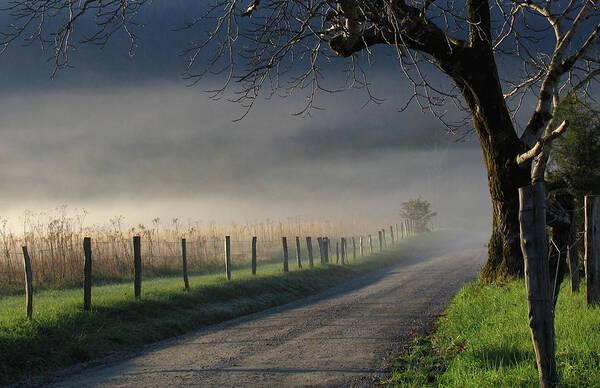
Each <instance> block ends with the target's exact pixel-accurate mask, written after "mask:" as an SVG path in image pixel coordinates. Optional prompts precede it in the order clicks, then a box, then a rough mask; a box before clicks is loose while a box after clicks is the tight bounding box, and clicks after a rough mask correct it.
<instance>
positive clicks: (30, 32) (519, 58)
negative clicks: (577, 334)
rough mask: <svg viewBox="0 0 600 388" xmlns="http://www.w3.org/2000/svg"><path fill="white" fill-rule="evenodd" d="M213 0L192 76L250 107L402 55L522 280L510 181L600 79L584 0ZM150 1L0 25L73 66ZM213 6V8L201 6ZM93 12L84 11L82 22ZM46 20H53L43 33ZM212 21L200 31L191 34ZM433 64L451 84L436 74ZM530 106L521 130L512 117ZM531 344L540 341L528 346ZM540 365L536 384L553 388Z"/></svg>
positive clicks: (24, 6) (17, 4)
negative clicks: (467, 161)
mask: <svg viewBox="0 0 600 388" xmlns="http://www.w3.org/2000/svg"><path fill="white" fill-rule="evenodd" d="M246 1H247V2H244V3H242V2H241V1H240V0H212V1H211V2H206V3H205V4H203V5H199V6H198V15H197V16H196V17H195V18H193V19H190V20H188V21H186V22H185V24H184V26H183V27H182V28H188V29H189V30H190V34H193V35H195V36H196V37H197V40H195V41H192V42H191V43H190V46H189V47H188V49H187V51H186V53H187V54H188V56H189V63H188V67H187V72H186V74H187V77H189V79H190V80H191V81H192V82H198V81H199V80H201V79H202V77H204V76H206V75H215V74H216V76H217V77H220V79H223V84H222V87H220V88H218V89H216V90H214V91H213V97H215V98H219V97H222V96H226V95H227V94H226V92H227V91H231V92H232V94H231V96H232V97H230V99H231V100H233V101H236V102H239V103H241V104H242V105H244V106H245V107H247V108H248V109H250V108H251V107H252V104H253V103H254V101H255V100H256V98H257V97H259V95H260V93H261V91H265V92H266V93H268V94H274V93H280V94H282V95H288V94H290V93H292V92H294V91H296V92H304V93H306V97H307V99H306V106H305V108H304V109H303V110H302V112H300V113H310V111H311V109H314V108H316V106H315V98H316V96H317V95H318V93H319V92H321V91H324V92H329V91H331V90H330V89H329V87H327V85H326V84H325V80H326V79H327V77H325V74H326V72H328V71H329V69H328V66H329V63H331V62H332V61H334V60H335V58H336V57H338V58H347V59H346V60H345V63H347V68H346V70H347V82H346V84H345V86H346V87H361V88H364V89H365V90H366V91H367V96H368V97H369V99H371V100H374V101H376V98H375V97H374V96H372V95H371V93H370V91H369V83H368V81H367V78H366V74H365V71H364V69H365V65H366V64H367V65H368V63H369V61H370V60H371V59H372V58H373V56H375V55H377V53H379V51H376V50H379V49H376V48H375V47H374V46H376V45H378V46H385V47H387V48H389V49H391V50H393V53H394V54H395V56H396V57H397V60H398V63H399V64H400V65H401V74H399V75H398V76H399V77H404V78H406V79H407V80H408V85H409V87H410V88H412V91H413V94H412V98H411V99H410V101H409V102H414V103H417V104H418V105H419V106H420V107H421V108H422V109H424V110H428V111H430V112H431V113H432V114H433V115H434V116H435V117H437V118H438V119H440V120H441V121H443V122H444V123H445V124H446V126H447V127H448V128H449V129H450V130H455V129H456V128H457V126H461V125H462V124H464V122H460V121H459V122H455V121H450V120H449V119H448V116H447V115H446V113H445V112H446V110H447V104H451V103H453V104H454V105H456V106H457V107H458V108H459V109H461V110H463V111H464V112H465V113H466V114H467V115H468V116H470V121H471V122H472V125H473V128H474V131H475V133H476V134H477V136H478V138H479V141H480V144H481V148H482V150H483V155H484V159H485V164H486V167H487V175H488V183H489V189H490V195H491V201H492V209H493V228H492V235H491V238H490V242H489V257H488V261H487V263H486V265H485V267H484V268H483V271H482V278H483V279H487V280H490V279H495V278H498V277H504V276H514V275H523V256H522V252H521V247H520V239H519V218H518V215H519V198H518V190H517V189H518V188H519V187H523V186H526V185H529V184H530V183H532V182H538V181H542V180H543V177H544V170H545V168H546V163H547V160H548V156H549V152H550V146H551V142H552V140H553V139H554V138H556V137H557V136H559V135H560V134H561V133H562V132H563V131H564V130H565V129H566V128H567V127H568V123H567V122H562V123H557V122H554V120H553V114H554V109H555V108H556V106H557V105H558V102H559V100H560V99H561V97H562V96H565V95H566V94H567V93H569V92H571V91H573V90H578V91H579V92H580V93H583V94H584V95H587V96H588V97H590V96H589V92H590V91H591V88H593V83H594V82H596V81H597V77H598V75H599V74H600V66H599V65H600V56H599V50H598V42H599V30H600V26H599V7H598V4H597V1H592V0H568V1H567V0H565V1H561V2H558V1H549V0H521V1H517V0H507V1H498V0H495V1H484V0H465V1H464V2H463V1H454V0H441V1H436V0H412V1H400V0H368V1H367V0H329V1H327V0H306V1H300V0H262V1H261V0H246ZM144 3H145V1H143V0H141V1H133V0H119V1H116V0H115V1H107V0H78V1H74V0H37V1H33V0H29V1H27V0H13V1H11V2H9V3H8V4H9V5H8V6H7V7H6V11H7V12H10V13H12V14H13V15H14V16H15V17H16V22H15V24H13V25H11V26H10V28H9V29H8V30H7V31H6V32H5V34H4V35H3V37H2V44H4V47H7V46H8V45H9V44H10V43H11V42H13V41H14V40H16V39H18V38H20V37H23V38H25V40H26V41H29V42H32V41H36V40H38V41H40V42H42V43H43V44H50V45H51V46H52V48H53V52H54V54H53V58H54V60H55V67H56V68H57V69H58V68H62V67H65V66H68V59H69V58H68V55H69V52H70V49H71V48H72V44H71V42H72V41H73V39H75V38H73V36H74V35H75V32H76V27H77V25H78V24H81V23H84V22H87V23H95V26H96V27H97V28H96V30H95V32H94V33H93V34H92V35H90V36H84V37H81V38H77V39H78V40H77V42H79V43H98V44H104V43H105V42H106V40H107V39H108V38H109V37H110V36H111V35H112V34H114V33H115V32H117V31H122V32H123V33H125V34H127V36H128V37H129V38H130V40H131V45H132V48H133V47H135V45H136V35H135V32H134V31H135V29H136V27H137V24H136V15H137V13H138V11H139V10H140V8H141V7H142V6H143V5H144ZM207 3H208V4H207ZM84 15H87V18H84V17H83V16H84ZM49 19H54V22H53V24H52V26H53V27H52V28H51V30H50V31H46V27H45V26H46V25H47V23H48V20H49ZM207 25H210V30H209V31H208V32H207V33H204V32H203V33H196V30H197V29H202V28H205V27H206V26H207ZM435 72H438V73H441V74H444V75H445V76H446V79H447V81H448V82H446V83H443V82H438V81H436V78H435V74H434V73H435ZM532 99H534V100H535V104H533V105H535V107H534V108H532V110H531V112H529V120H528V123H527V125H526V126H525V127H524V128H519V127H518V126H517V124H516V119H515V117H516V114H517V112H519V110H522V109H525V107H526V106H528V105H530V103H531V101H532ZM534 342H535V341H534ZM543 369H544V368H542V366H541V365H540V367H539V371H540V382H541V384H542V385H550V386H551V385H553V384H555V382H554V380H553V379H554V377H555V376H556V373H555V371H554V374H553V373H552V371H547V370H543Z"/></svg>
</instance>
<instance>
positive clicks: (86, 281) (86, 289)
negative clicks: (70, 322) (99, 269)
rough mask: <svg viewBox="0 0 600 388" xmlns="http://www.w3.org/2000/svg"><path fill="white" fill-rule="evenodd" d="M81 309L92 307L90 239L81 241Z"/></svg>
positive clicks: (85, 238)
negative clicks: (82, 259) (82, 258)
mask: <svg viewBox="0 0 600 388" xmlns="http://www.w3.org/2000/svg"><path fill="white" fill-rule="evenodd" d="M83 256H84V261H83V309H84V310H89V309H90V308H91V307H92V239H90V238H89V237H84V239H83Z"/></svg>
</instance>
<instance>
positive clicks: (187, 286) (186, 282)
mask: <svg viewBox="0 0 600 388" xmlns="http://www.w3.org/2000/svg"><path fill="white" fill-rule="evenodd" d="M181 261H182V263H181V264H182V269H183V285H184V286H185V290H186V291H189V289H190V282H189V280H188V270H187V247H186V241H185V239H184V238H182V239H181Z"/></svg>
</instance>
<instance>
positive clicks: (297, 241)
mask: <svg viewBox="0 0 600 388" xmlns="http://www.w3.org/2000/svg"><path fill="white" fill-rule="evenodd" d="M296 263H297V264H298V268H302V258H301V257H300V237H298V236H296Z"/></svg>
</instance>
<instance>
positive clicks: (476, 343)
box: [384, 280, 600, 387]
mask: <svg viewBox="0 0 600 388" xmlns="http://www.w3.org/2000/svg"><path fill="white" fill-rule="evenodd" d="M555 330H556V342H557V350H556V357H557V363H558V372H559V377H560V381H561V386H563V387H594V386H596V387H597V386H599V384H600V309H599V308H598V307H593V308H589V309H588V308H587V307H586V303H585V294H584V293H583V292H579V293H577V294H574V295H571V293H570V287H569V286H568V284H567V282H566V281H565V282H563V289H562V290H561V292H560V295H559V300H558V305H557V311H556V323H555ZM534 361H535V357H534V354H533V347H532V344H531V336H530V332H529V325H528V318H527V301H526V299H525V285H524V282H523V281H522V280H519V281H517V280H515V281H510V282H507V283H504V284H502V285H490V284H483V283H480V282H475V283H471V284H469V285H467V286H465V287H464V288H463V289H462V290H461V291H460V292H459V293H458V294H457V295H456V297H455V298H454V299H453V301H452V302H451V303H450V306H449V307H448V310H447V315H445V316H443V317H441V318H440V319H439V321H438V323H437V328H436V330H435V331H434V332H433V333H432V334H430V335H428V336H423V337H420V338H417V339H416V340H414V341H413V343H412V344H410V345H409V346H408V347H407V349H405V350H404V351H403V352H402V353H401V355H400V357H399V359H398V361H397V362H396V363H395V364H394V365H393V373H392V376H391V378H390V379H389V380H388V381H385V382H384V384H385V385H387V386H390V387H427V386H436V387H537V386H538V373H537V369H535V366H534Z"/></svg>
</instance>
